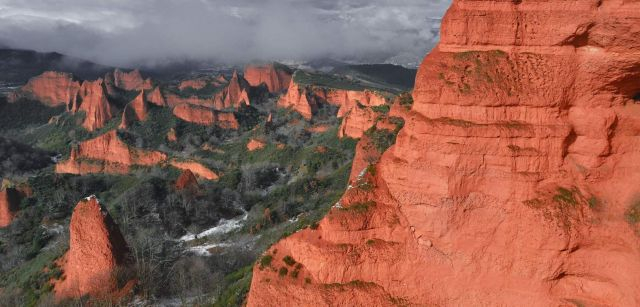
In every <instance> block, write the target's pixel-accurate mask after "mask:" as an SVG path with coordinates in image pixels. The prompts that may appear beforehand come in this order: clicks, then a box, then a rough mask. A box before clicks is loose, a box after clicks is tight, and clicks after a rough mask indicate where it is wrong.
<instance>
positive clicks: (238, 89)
mask: <svg viewBox="0 0 640 307" xmlns="http://www.w3.org/2000/svg"><path fill="white" fill-rule="evenodd" d="M245 83H246V82H245V80H244V79H240V77H238V72H236V71H234V72H233V76H232V77H231V80H229V84H228V85H227V87H226V88H225V89H224V91H223V92H222V95H223V96H224V98H223V99H222V102H223V105H222V107H219V108H218V109H219V110H221V109H227V108H238V107H239V106H240V105H241V104H245V105H250V104H251V101H250V100H249V94H248V93H247V89H248V86H247V85H246V84H245Z"/></svg>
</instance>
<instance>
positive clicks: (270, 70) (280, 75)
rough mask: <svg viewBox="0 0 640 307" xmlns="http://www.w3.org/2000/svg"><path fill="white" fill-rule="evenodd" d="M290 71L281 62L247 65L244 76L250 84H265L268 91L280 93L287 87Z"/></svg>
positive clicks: (289, 80)
mask: <svg viewBox="0 0 640 307" xmlns="http://www.w3.org/2000/svg"><path fill="white" fill-rule="evenodd" d="M291 75H292V74H291V71H290V70H289V69H288V68H286V67H284V66H282V65H281V64H275V63H273V64H267V65H248V66H247V67H245V70H244V78H245V79H247V81H248V82H249V84H251V86H260V85H263V84H264V85H266V86H267V88H268V89H269V92H270V93H280V92H282V91H284V90H286V89H287V88H288V87H289V83H290V82H291Z"/></svg>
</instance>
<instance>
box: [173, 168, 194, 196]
mask: <svg viewBox="0 0 640 307" xmlns="http://www.w3.org/2000/svg"><path fill="white" fill-rule="evenodd" d="M197 189H198V179H197V178H196V176H195V175H194V174H193V172H191V170H189V169H186V170H184V171H183V172H182V174H180V177H178V180H176V190H178V191H182V190H191V191H194V190H197Z"/></svg>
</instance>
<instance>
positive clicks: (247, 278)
mask: <svg viewBox="0 0 640 307" xmlns="http://www.w3.org/2000/svg"><path fill="white" fill-rule="evenodd" d="M251 269H252V266H251V265H249V266H246V267H243V268H241V269H239V270H237V271H235V272H233V273H231V274H229V275H227V276H226V277H225V278H224V282H225V284H226V286H225V287H224V289H225V290H224V291H223V292H222V293H221V294H220V295H219V296H218V297H217V299H216V301H215V303H214V304H213V306H214V307H234V306H241V305H242V302H243V301H244V298H245V296H246V295H247V293H248V292H249V287H250V286H251V276H252V272H251Z"/></svg>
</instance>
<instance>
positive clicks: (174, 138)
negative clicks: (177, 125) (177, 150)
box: [167, 128, 178, 142]
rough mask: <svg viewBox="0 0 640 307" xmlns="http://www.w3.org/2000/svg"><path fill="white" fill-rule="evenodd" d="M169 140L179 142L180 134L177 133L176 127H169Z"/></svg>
mask: <svg viewBox="0 0 640 307" xmlns="http://www.w3.org/2000/svg"><path fill="white" fill-rule="evenodd" d="M167 141H169V142H177V141H178V135H177V133H176V129H174V128H171V129H169V132H167Z"/></svg>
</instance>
